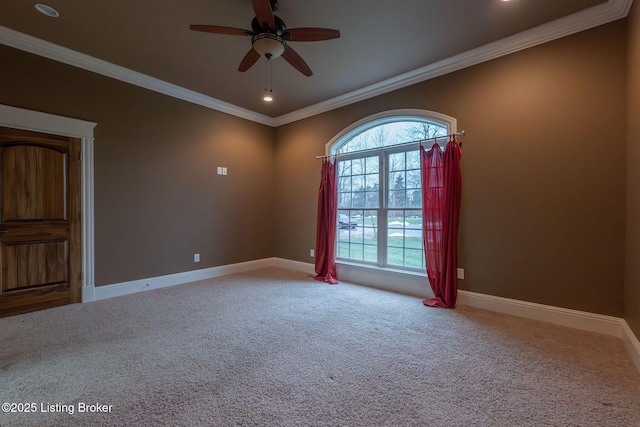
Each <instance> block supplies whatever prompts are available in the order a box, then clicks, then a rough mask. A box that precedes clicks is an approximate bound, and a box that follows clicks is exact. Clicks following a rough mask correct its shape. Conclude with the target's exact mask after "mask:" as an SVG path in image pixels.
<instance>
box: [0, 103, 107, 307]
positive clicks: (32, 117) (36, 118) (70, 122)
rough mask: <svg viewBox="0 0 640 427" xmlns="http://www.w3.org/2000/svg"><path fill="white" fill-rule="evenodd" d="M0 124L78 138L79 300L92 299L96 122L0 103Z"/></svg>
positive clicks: (93, 283)
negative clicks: (79, 209) (94, 132)
mask: <svg viewBox="0 0 640 427" xmlns="http://www.w3.org/2000/svg"><path fill="white" fill-rule="evenodd" d="M0 126H4V127H10V128H14V129H22V130H28V131H33V132H43V133H49V134H54V135H62V136H69V137H73V138H80V140H81V144H82V148H81V150H82V151H81V153H82V302H89V301H93V300H94V299H95V270H94V269H95V258H94V257H95V255H94V235H93V210H94V204H93V178H94V172H93V129H94V127H95V126H96V123H93V122H87V121H84V120H78V119H72V118H69V117H63V116H56V115H53V114H47V113H41V112H38V111H31V110H25V109H23V108H16V107H11V106H8V105H2V104H0Z"/></svg>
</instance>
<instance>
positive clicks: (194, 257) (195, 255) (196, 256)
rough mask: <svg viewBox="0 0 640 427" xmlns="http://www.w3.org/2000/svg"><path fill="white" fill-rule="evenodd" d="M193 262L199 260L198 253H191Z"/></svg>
mask: <svg viewBox="0 0 640 427" xmlns="http://www.w3.org/2000/svg"><path fill="white" fill-rule="evenodd" d="M193 262H200V254H193Z"/></svg>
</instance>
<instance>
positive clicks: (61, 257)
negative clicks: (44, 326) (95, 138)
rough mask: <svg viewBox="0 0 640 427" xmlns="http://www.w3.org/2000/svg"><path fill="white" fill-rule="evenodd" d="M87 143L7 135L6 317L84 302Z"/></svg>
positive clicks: (0, 166) (1, 178)
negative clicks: (82, 158)
mask: <svg viewBox="0 0 640 427" xmlns="http://www.w3.org/2000/svg"><path fill="white" fill-rule="evenodd" d="M80 169H81V161H80V140H79V139H76V138H68V137H62V136H55V135H47V134H42V133H37V132H28V131H22V130H16V129H9V128H3V127H0V265H1V266H2V273H1V275H0V317H4V316H10V315H14V314H19V313H26V312H29V311H34V310H41V309H44V308H50V307H56V306H60V305H64V304H70V303H75V302H80V301H81V298H82V296H81V291H82V235H81V234H82V229H81V214H82V212H81V202H80V196H81V171H80Z"/></svg>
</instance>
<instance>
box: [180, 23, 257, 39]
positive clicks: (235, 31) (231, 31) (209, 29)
mask: <svg viewBox="0 0 640 427" xmlns="http://www.w3.org/2000/svg"><path fill="white" fill-rule="evenodd" d="M189 28H190V29H191V30H193V31H203V32H205V33H214V34H228V35H230V36H250V35H251V34H253V33H252V32H251V31H249V30H243V29H242V28H233V27H221V26H219V25H189Z"/></svg>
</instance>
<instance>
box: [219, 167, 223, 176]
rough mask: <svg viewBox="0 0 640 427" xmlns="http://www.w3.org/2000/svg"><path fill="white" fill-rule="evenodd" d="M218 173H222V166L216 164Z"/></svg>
mask: <svg viewBox="0 0 640 427" xmlns="http://www.w3.org/2000/svg"><path fill="white" fill-rule="evenodd" d="M218 175H222V166H218Z"/></svg>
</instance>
